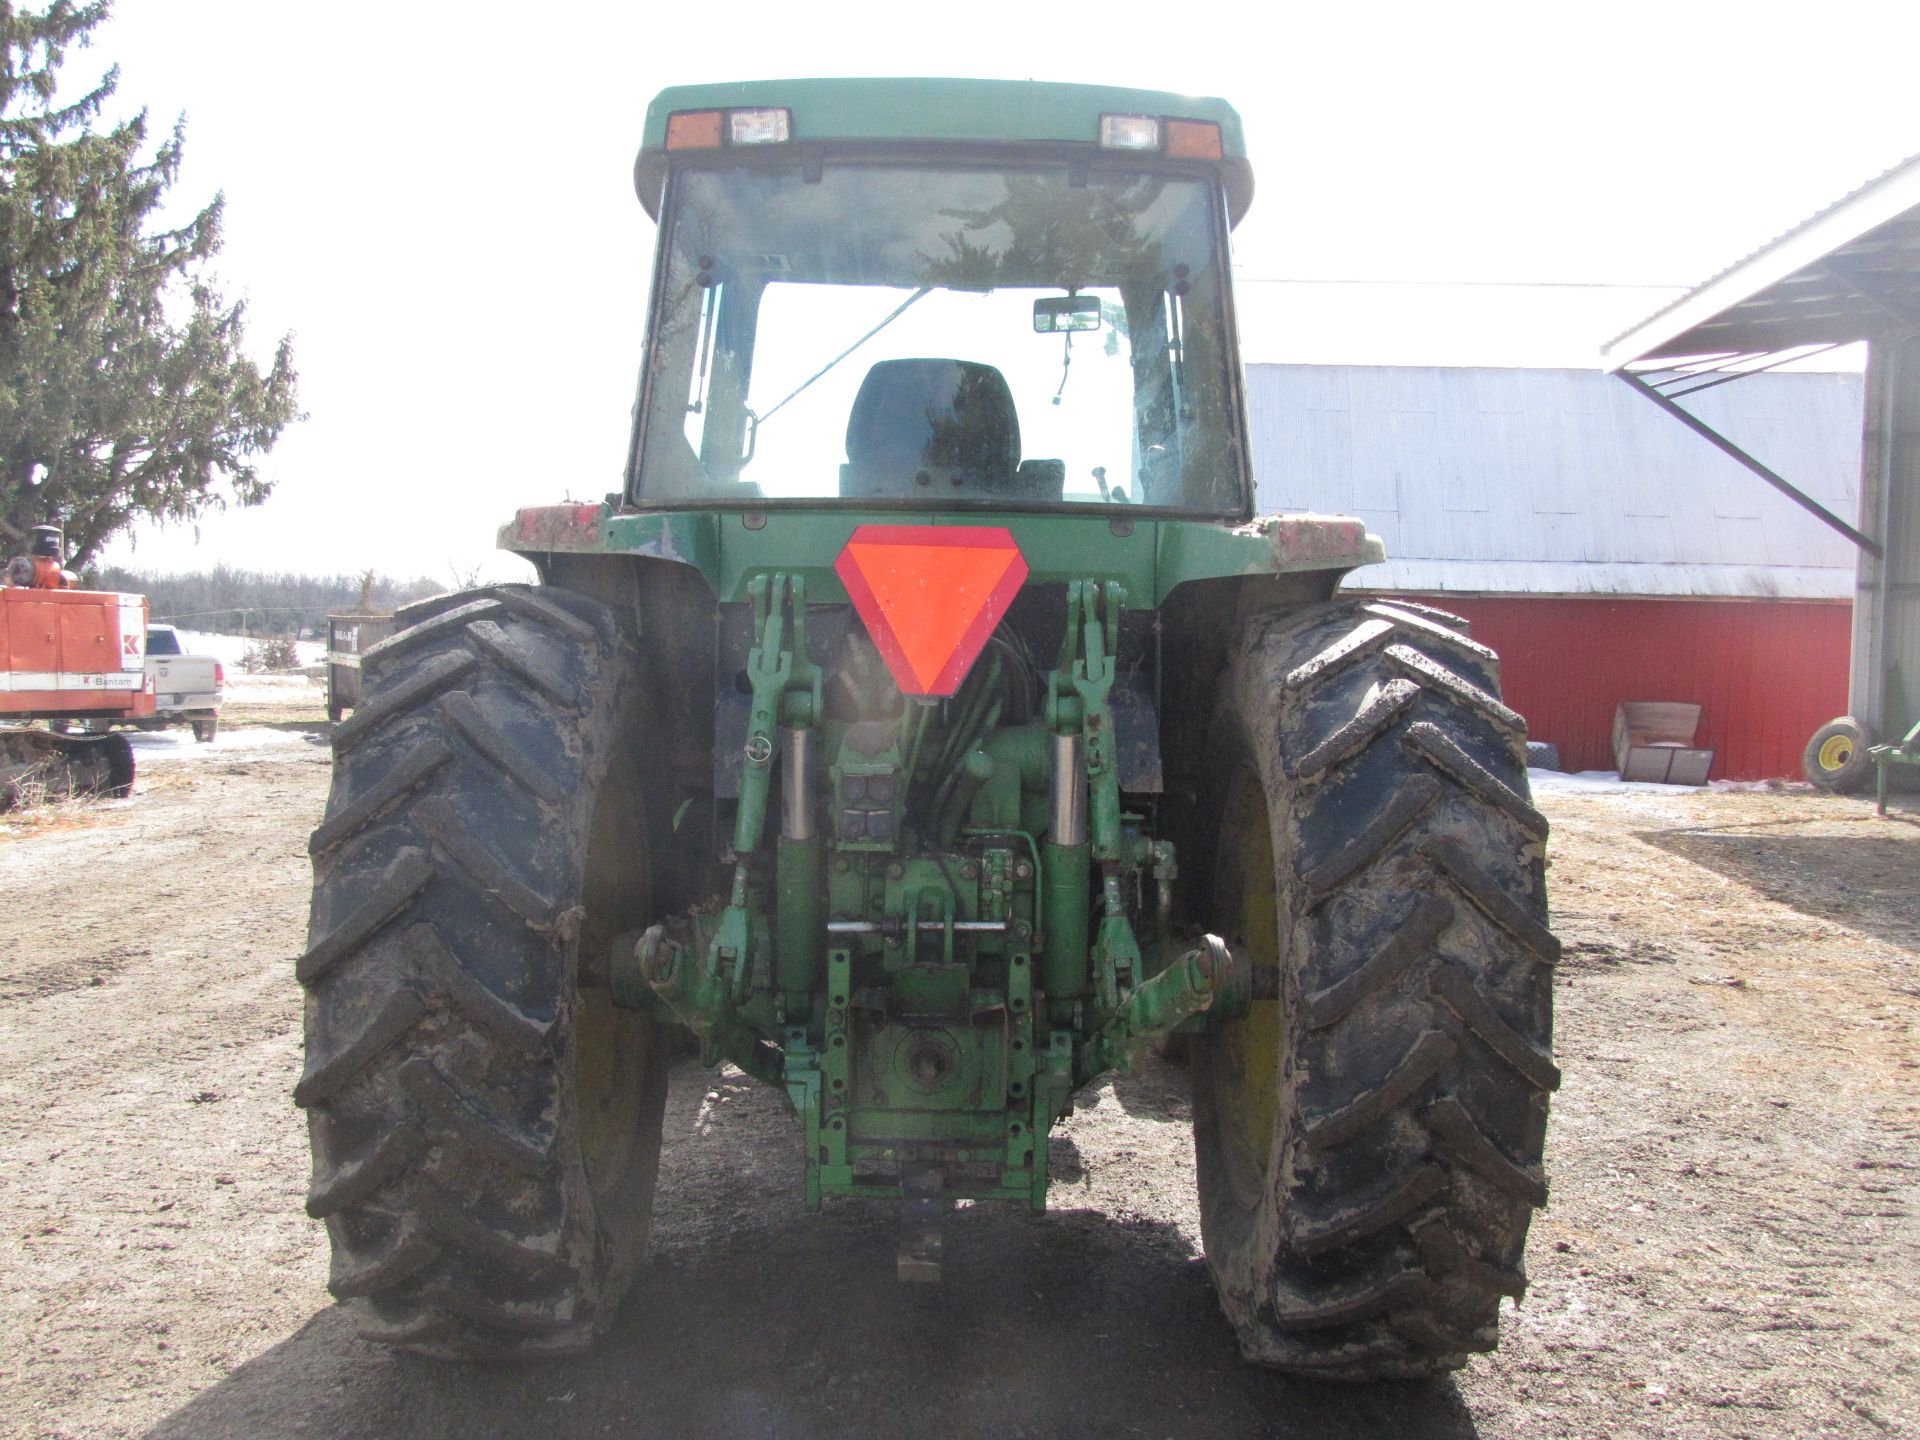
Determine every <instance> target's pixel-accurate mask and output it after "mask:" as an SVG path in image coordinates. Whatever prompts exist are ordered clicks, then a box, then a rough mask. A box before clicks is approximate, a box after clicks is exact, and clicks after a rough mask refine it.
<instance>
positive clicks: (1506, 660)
mask: <svg viewBox="0 0 1920 1440" xmlns="http://www.w3.org/2000/svg"><path fill="white" fill-rule="evenodd" d="M1407 598H1416V599H1423V600H1427V601H1429V602H1430V603H1432V604H1435V605H1438V606H1441V607H1442V608H1444V609H1448V610H1452V611H1454V612H1455V613H1456V614H1459V615H1463V616H1465V617H1466V618H1467V619H1468V620H1470V621H1471V622H1472V624H1473V636H1474V638H1475V639H1476V640H1478V641H1480V642H1481V643H1482V644H1485V645H1491V646H1492V647H1493V648H1494V649H1495V650H1496V651H1498V652H1499V654H1500V661H1501V688H1502V691H1503V693H1504V696H1505V698H1506V701H1507V703H1508V704H1510V705H1512V706H1513V708H1514V709H1516V710H1518V711H1519V712H1520V713H1521V714H1522V715H1525V716H1526V717H1527V728H1528V733H1529V734H1530V735H1531V736H1532V738H1534V739H1536V740H1550V741H1552V742H1553V743H1554V744H1555V745H1557V746H1558V747H1559V749H1560V756H1561V759H1562V761H1563V762H1564V763H1565V765H1566V767H1567V768H1568V769H1569V770H1611V769H1613V768H1614V761H1613V752H1612V747H1613V713H1614V708H1615V707H1616V706H1617V705H1619V703H1620V702H1621V701H1623V700H1679V701H1687V702H1691V703H1693V704H1697V705H1699V706H1700V707H1701V716H1700V738H1699V740H1698V743H1699V744H1701V745H1704V746H1707V747H1710V748H1711V749H1712V750H1713V751H1714V761H1713V771H1712V778H1714V779H1716V780H1721V779H1728V780H1763V779H1770V778H1774V777H1778V776H1788V777H1794V778H1798V777H1799V775H1800V773H1801V771H1800V757H1801V751H1802V750H1803V748H1804V747H1805V745H1806V743H1807V738H1808V737H1809V736H1810V735H1812V734H1813V732H1814V731H1815V730H1816V729H1818V728H1819V727H1820V726H1821V725H1824V724H1825V723H1826V722H1827V721H1828V720H1831V719H1832V718H1833V717H1834V716H1836V715H1839V714H1841V713H1843V712H1844V711H1845V709H1846V702H1847V645H1848V637H1849V633H1850V626H1851V610H1852V607H1851V606H1850V605H1848V604H1846V603H1845V602H1835V601H1818V600H1816V601H1796V600H1779V601H1763V602H1754V601H1725V600H1621V599H1612V598H1604V599H1602V598H1596V599H1587V600H1581V599H1522V598H1513V597H1505V596H1501V597H1473V598H1464V599H1463V598H1461V597H1459V596H1454V595H1444V594H1434V595H1426V596H1409V597H1407Z"/></svg>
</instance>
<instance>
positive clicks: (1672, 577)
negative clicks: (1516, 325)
mask: <svg viewBox="0 0 1920 1440" xmlns="http://www.w3.org/2000/svg"><path fill="white" fill-rule="evenodd" d="M1692 403H1693V405H1694V407H1695V408H1696V409H1697V410H1698V412H1699V413H1700V414H1701V415H1702V416H1703V417H1704V418H1706V419H1708V420H1709V421H1710V422H1711V423H1712V424H1713V425H1714V426H1715V428H1717V429H1719V430H1721V431H1722V432H1724V433H1726V434H1728V435H1731V436H1733V437H1735V438H1737V439H1739V440H1740V441H1741V442H1742V443H1743V444H1745V445H1746V446H1747V447H1748V448H1749V449H1751V450H1753V451H1754V452H1755V453H1756V454H1758V455H1759V456H1760V457H1761V458H1762V459H1764V460H1765V461H1767V462H1768V463H1769V464H1771V465H1774V466H1775V467H1776V468H1778V469H1780V470H1782V471H1784V472H1785V473H1788V474H1791V475H1793V476H1794V477H1795V478H1796V481H1797V482H1798V483H1800V484H1802V485H1804V486H1805V488H1806V489H1808V490H1809V491H1810V492H1811V493H1812V494H1813V495H1814V496H1815V497H1816V498H1817V499H1820V500H1821V501H1823V502H1824V503H1826V504H1827V505H1828V506H1829V507H1830V508H1832V509H1835V510H1837V511H1839V512H1840V513H1842V514H1851V513H1853V511H1854V510H1855V509H1857V495H1856V487H1857V485H1858V480H1859V464H1860V434H1861V405H1862V390H1861V378H1860V376H1858V375H1856V374H1821V373H1776V374H1763V375H1754V376H1749V377H1747V378H1746V379H1743V380H1742V381H1741V382H1740V383H1739V384H1737V385H1724V386H1720V387H1718V388H1716V389H1714V390H1711V391H1709V392H1706V393H1704V394H1702V395H1700V396H1699V397H1697V399H1696V400H1695V401H1693V402H1692ZM1247 404H1248V410H1249V413H1250V417H1251V421H1252V426H1253V452H1254V466H1255V475H1256V477H1257V480H1258V487H1259V506H1260V508H1261V509H1262V510H1263V511H1275V510H1279V511H1290V510H1315V511H1323V512H1324V511H1336V512H1342V513H1347V514H1354V515H1358V516H1359V517H1360V518H1362V519H1364V520H1365V521H1366V522H1367V528H1368V529H1369V530H1371V531H1373V532H1374V533H1375V534H1377V535H1379V536H1380V537H1381V538H1382V539H1383V540H1384V541H1385V542H1386V547H1387V555H1388V557H1389V558H1388V560H1387V562H1386V563H1385V564H1384V565H1378V566H1368V567H1366V568H1365V569H1362V570H1359V571H1356V572H1355V573H1354V575H1353V580H1352V583H1353V584H1355V585H1357V586H1361V587H1368V588H1371V587H1378V588H1383V589H1406V590H1420V591H1452V592H1455V593H1490V594H1503V593H1506V594H1511V593H1529V594H1552V595H1622V596H1626V595H1680V596H1698V597H1733V598H1765V597H1776V596H1777V597H1794V598H1806V599H1843V598H1846V597H1849V596H1851V594H1852V593H1853V562H1854V556H1853V550H1852V547H1851V546H1850V545H1849V544H1848V543H1847V542H1846V540H1844V539H1843V538H1842V537H1841V536H1839V535H1837V534H1835V533H1834V532H1833V531H1831V530H1829V529H1827V527H1825V526H1824V525H1822V524H1821V523H1820V522H1819V521H1817V520H1815V519H1814V518H1813V517H1812V516H1810V515H1808V514H1807V513H1806V512H1805V511H1803V510H1801V509H1800V508H1799V507H1798V506H1796V505H1794V504H1793V503H1792V502H1791V501H1789V500H1787V499H1786V498H1785V497H1783V496H1781V495H1779V494H1777V493H1776V492H1774V491H1772V490H1769V489H1768V488H1767V487H1765V486H1763V485H1758V484H1756V483H1755V482H1754V479H1753V477H1752V475H1750V474H1749V473H1748V472H1747V471H1746V470H1745V469H1744V468H1742V467H1741V466H1740V465H1739V464H1737V463H1736V462H1734V461H1733V460H1730V459H1728V458H1727V457H1726V456H1725V455H1723V454H1721V453H1720V452H1719V451H1717V450H1715V449H1714V448H1713V447H1712V446H1710V445H1708V444H1707V443H1705V442H1704V441H1702V440H1701V439H1700V438H1699V437H1698V436H1696V435H1694V434H1692V433H1690V432H1689V431H1687V430H1685V429H1683V428H1682V427H1680V426H1678V425H1675V424H1674V423H1673V422H1672V421H1671V420H1669V419H1667V417H1666V416H1664V415H1662V414H1661V413H1660V412H1658V411H1657V410H1655V409H1654V408H1653V407H1652V406H1650V405H1647V404H1645V403H1644V402H1642V401H1641V400H1639V399H1638V398H1637V397H1635V396H1634V395H1633V394H1632V393H1630V392H1629V391H1628V390H1627V388H1626V387H1625V386H1622V385H1620V384H1618V383H1616V382H1614V381H1613V380H1612V379H1610V378H1609V377H1608V376H1606V375H1604V374H1602V373H1601V372H1599V371H1597V370H1511V369H1453V368H1447V369H1441V368H1423V367H1362V366H1333V365H1253V366H1249V367H1248V394H1247Z"/></svg>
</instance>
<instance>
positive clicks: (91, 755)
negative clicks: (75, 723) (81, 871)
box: [0, 727, 133, 811]
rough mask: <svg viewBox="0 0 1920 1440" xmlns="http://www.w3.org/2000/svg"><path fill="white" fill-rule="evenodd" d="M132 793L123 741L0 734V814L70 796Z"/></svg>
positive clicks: (129, 757) (128, 751)
mask: <svg viewBox="0 0 1920 1440" xmlns="http://www.w3.org/2000/svg"><path fill="white" fill-rule="evenodd" d="M132 793H133V746H132V745H131V744H130V743H129V742H128V740H127V737H126V736H125V735H118V734H108V735H57V734H55V733H54V732H53V731H51V730H35V729H29V728H25V727H21V728H18V729H6V730H0V811H5V810H13V809H17V808H20V807H23V806H27V805H35V804H39V803H41V802H42V801H46V800H65V799H70V798H72V797H74V796H83V795H93V796H107V797H118V796H122V795H130V794H132Z"/></svg>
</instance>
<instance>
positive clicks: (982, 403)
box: [840, 360, 1065, 501]
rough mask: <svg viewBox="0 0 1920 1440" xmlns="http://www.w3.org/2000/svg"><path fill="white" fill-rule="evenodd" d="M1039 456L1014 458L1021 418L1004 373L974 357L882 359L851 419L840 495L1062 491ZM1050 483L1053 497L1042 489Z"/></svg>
mask: <svg viewBox="0 0 1920 1440" xmlns="http://www.w3.org/2000/svg"><path fill="white" fill-rule="evenodd" d="M1064 480H1065V467H1064V466H1062V467H1059V468H1058V473H1057V478H1056V473H1055V470H1054V468H1053V467H1049V466H1048V465H1046V463H1045V462H1039V463H1037V464H1035V463H1029V464H1026V465H1022V464H1021V463H1020V417H1019V415H1018V413H1017V412H1016V411H1015V409H1014V404H1013V392H1012V391H1011V390H1010V389H1008V388H1007V381H1006V377H1005V376H1004V375H1002V374H1001V373H1000V372H999V371H998V370H996V369H994V368H993V366H991V365H981V364H978V363H976V362H975V361H972V360H882V361H880V362H879V363H878V364H876V365H875V366H874V367H873V368H872V369H871V370H869V371H867V377H866V379H865V380H863V381H861V382H860V393H859V394H858V395H856V396H855V397H854V401H853V413H852V414H851V415H850V416H849V417H848V418H847V463H846V464H845V465H842V466H841V467H840V494H841V496H842V497H843V498H852V499H862V500H865V499H889V500H919V499H928V500H936V501H937V500H938V499H940V498H942V497H946V496H953V495H965V496H968V497H973V498H978V497H981V496H991V497H994V498H1007V499H1047V498H1052V499H1058V498H1059V497H1060V491H1061V487H1062V484H1063V482H1064ZM1049 482H1051V489H1052V494H1051V496H1047V495H1043V494H1041V493H1039V492H1040V491H1041V490H1043V489H1045V488H1046V487H1047V485H1048V483H1049Z"/></svg>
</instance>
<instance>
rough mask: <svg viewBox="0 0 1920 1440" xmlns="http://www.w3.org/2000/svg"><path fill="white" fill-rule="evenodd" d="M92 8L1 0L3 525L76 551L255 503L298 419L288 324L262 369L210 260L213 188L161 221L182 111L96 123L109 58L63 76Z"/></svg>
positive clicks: (217, 214)
mask: <svg viewBox="0 0 1920 1440" xmlns="http://www.w3.org/2000/svg"><path fill="white" fill-rule="evenodd" d="M108 10H109V6H108V4H107V3H106V0H94V3H84V4H76V3H73V0H55V3H53V4H51V5H49V6H47V8H45V9H44V10H27V9H23V8H21V7H19V6H16V5H14V4H12V3H9V0H0V531H5V532H6V533H7V534H8V536H9V538H10V539H12V540H15V541H17V540H18V539H19V538H21V535H22V533H23V532H24V531H25V530H27V529H28V528H29V527H31V526H34V525H42V524H58V525H63V526H64V527H65V529H66V533H67V548H68V553H69V556H70V563H72V564H73V565H75V566H79V565H84V564H86V563H87V561H88V560H89V559H90V558H91V557H92V556H93V555H95V554H96V553H97V552H98V551H99V549H100V547H101V546H102V545H103V544H104V543H105V542H106V541H107V540H108V539H109V538H111V537H112V536H113V535H115V534H117V533H118V532H120V531H121V530H124V529H125V528H127V526H129V525H130V524H132V523H133V522H134V521H136V520H138V519H141V518H144V517H151V518H157V519H167V520H186V519H191V518H192V517H194V516H195V515H198V514H200V513H201V512H202V511H204V510H207V509H209V508H218V507H222V506H224V505H226V504H228V503H237V504H241V505H253V504H258V503H259V502H260V501H261V500H263V499H265V498H266V495H267V492H268V490H269V488H270V485H271V482H270V481H268V480H266V479H265V478H263V477H262V476H261V474H260V472H259V468H258V465H257V460H258V458H259V457H260V456H262V455H264V454H265V453H266V452H267V451H268V450H269V449H271V448H272V446H273V444H274V442H275V441H276V440H277V439H278V438H279V436H280V433H281V431H282V430H284V429H285V428H286V426H287V425H288V424H289V423H291V422H292V421H293V420H296V419H298V418H300V417H299V415H298V413H297V404H296V396H295V388H296V379H295V375H294V369H293V350H292V345H291V339H290V337H289V338H286V339H282V340H281V341H280V343H279V346H278V347H277V349H276V351H275V354H274V358H273V363H272V365H271V367H270V368H268V369H266V370H265V371H264V372H263V371H262V369H261V368H260V367H259V366H257V365H256V364H255V363H254V362H253V361H252V360H251V359H249V358H248V356H247V355H246V353H245V352H244V351H243V349H242V346H243V343H244V339H245V318H246V307H245V306H244V304H242V303H237V302H236V303H232V304H229V303H228V302H227V301H226V300H225V299H224V298H222V296H221V295H220V294H219V292H218V291H217V289H216V288H215V286H214V283H213V280H212V278H211V275H210V273H209V271H210V263H209V262H210V261H211V260H212V259H213V257H214V256H215V255H216V254H218V253H219V250H220V238H221V237H220V218H221V208H222V204H223V199H222V197H221V196H220V195H215V196H214V198H213V200H212V201H211V202H210V203H209V204H208V205H207V206H206V207H205V208H203V209H202V210H200V211H199V213H198V214H196V215H194V216H193V217H192V219H190V220H188V221H187V222H186V223H185V224H183V225H181V226H179V227H178V228H174V229H167V228H163V227H162V226H161V224H160V223H159V215H160V212H161V209H162V206H163V204H164V202H165V200H166V196H167V192H168V189H169V188H170V187H171V186H172V185H173V183H174V181H175V180H176V179H177V178H178V176H179V170H180V159H181V153H182V145H183V142H184V138H185V137H184V127H183V125H182V124H178V123H176V125H175V126H174V128H173V130H172V132H171V133H170V134H169V135H168V136H167V137H166V138H165V139H163V140H161V141H160V142H159V143H158V144H157V145H154V146H152V147H151V148H149V145H148V127H147V115H146V112H145V111H144V110H143V111H141V112H140V113H139V114H138V115H136V116H135V117H134V118H132V119H130V120H127V121H125V122H123V123H120V124H116V125H105V124H103V121H102V113H103V109H104V107H105V105H106V103H107V101H108V99H109V98H110V97H111V96H112V95H113V93H114V89H115V86H116V85H117V84H118V81H119V71H118V69H117V67H116V68H115V69H113V70H109V71H108V72H107V73H106V75H105V76H103V77H102V78H101V79H100V81H99V83H98V84H96V85H95V86H94V87H93V88H92V89H91V90H88V91H86V93H84V94H81V95H78V96H77V97H74V98H69V91H68V89H67V86H66V85H64V84H62V83H61V76H60V67H61V65H62V63H63V61H64V60H65V59H66V58H67V52H68V51H69V50H71V49H76V48H83V47H85V46H86V44H87V42H88V39H89V37H90V35H91V34H92V32H93V31H94V30H95V29H96V28H97V27H98V26H99V25H100V24H101V22H102V21H104V20H105V19H106V18H107V14H108Z"/></svg>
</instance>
